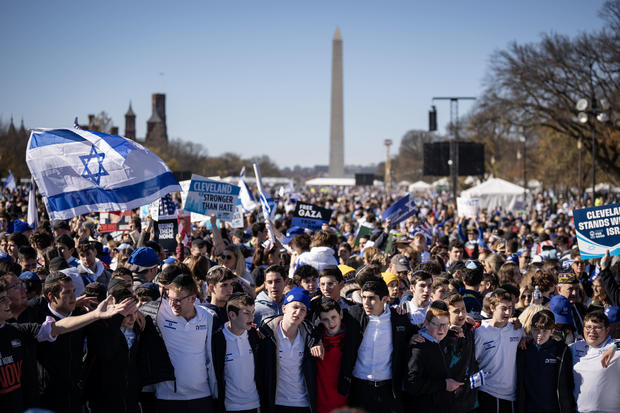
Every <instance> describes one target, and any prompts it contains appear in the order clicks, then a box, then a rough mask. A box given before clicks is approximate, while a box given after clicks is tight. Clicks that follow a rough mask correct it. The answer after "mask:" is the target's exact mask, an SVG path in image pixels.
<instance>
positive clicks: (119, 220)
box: [99, 209, 131, 232]
mask: <svg viewBox="0 0 620 413" xmlns="http://www.w3.org/2000/svg"><path fill="white" fill-rule="evenodd" d="M130 222H131V210H130V209H129V210H127V211H116V212H100V213H99V232H115V231H129V223H130Z"/></svg>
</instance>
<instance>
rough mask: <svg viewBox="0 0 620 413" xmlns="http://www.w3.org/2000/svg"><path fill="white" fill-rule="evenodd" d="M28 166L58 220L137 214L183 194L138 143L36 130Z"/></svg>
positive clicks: (71, 131) (93, 134)
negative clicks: (94, 214)
mask: <svg viewBox="0 0 620 413" xmlns="http://www.w3.org/2000/svg"><path fill="white" fill-rule="evenodd" d="M26 163H27V164H28V168H29V169H30V172H31V173H32V176H33V177H34V179H35V182H36V184H37V186H38V188H39V191H40V193H41V195H42V196H43V200H44V201H45V205H46V207H47V211H48V213H49V215H50V218H51V219H54V220H55V219H69V218H72V217H74V216H77V215H82V214H85V213H89V212H109V211H125V210H128V209H134V208H138V207H140V206H142V205H147V204H150V203H152V202H153V201H155V200H157V199H159V198H161V197H163V196H165V195H166V194H169V193H171V192H179V191H181V187H180V186H179V183H178V182H177V180H176V179H175V178H174V176H173V174H172V172H171V171H170V169H168V167H167V166H166V164H165V163H164V162H163V161H162V160H161V159H160V158H159V157H158V156H157V155H155V154H153V153H152V152H150V151H149V150H147V149H146V148H144V147H143V146H142V145H140V144H139V143H137V142H134V141H131V140H129V139H125V138H123V137H121V136H116V135H109V134H105V133H101V132H96V131H89V130H85V129H34V130H33V131H32V133H31V134H30V139H29V140H28V146H27V150H26Z"/></svg>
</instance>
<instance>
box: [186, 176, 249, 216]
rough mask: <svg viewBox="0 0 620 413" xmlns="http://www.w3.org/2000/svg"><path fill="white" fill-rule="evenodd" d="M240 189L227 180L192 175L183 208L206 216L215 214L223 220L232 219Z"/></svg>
mask: <svg viewBox="0 0 620 413" xmlns="http://www.w3.org/2000/svg"><path fill="white" fill-rule="evenodd" d="M239 189H240V188H239V187H238V186H236V185H232V184H227V183H226V182H219V181H214V180H211V179H208V178H205V177H202V176H199V175H192V180H191V182H190V184H189V191H188V193H187V198H186V199H185V206H184V207H183V209H185V210H186V211H191V212H197V213H199V214H203V215H206V216H210V215H211V214H215V216H217V217H218V218H219V219H220V220H222V221H232V219H233V215H234V214H235V212H236V205H237V199H238V198H239Z"/></svg>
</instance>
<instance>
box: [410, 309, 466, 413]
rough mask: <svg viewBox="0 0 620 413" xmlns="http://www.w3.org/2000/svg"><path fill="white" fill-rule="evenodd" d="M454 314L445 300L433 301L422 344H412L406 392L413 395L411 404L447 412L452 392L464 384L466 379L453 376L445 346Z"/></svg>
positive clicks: (422, 334) (421, 332) (426, 320)
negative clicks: (445, 339) (455, 378)
mask: <svg viewBox="0 0 620 413" xmlns="http://www.w3.org/2000/svg"><path fill="white" fill-rule="evenodd" d="M449 328H450V314H449V313H448V306H447V305H446V304H445V303H444V302H443V301H436V302H434V303H433V304H431V306H430V308H429V309H428V311H427V312H426V316H425V319H424V328H423V329H422V330H420V335H421V336H422V337H424V339H425V340H424V341H423V342H421V343H414V344H413V345H412V346H411V353H410V357H409V363H408V368H409V369H408V372H407V377H406V379H405V391H406V392H407V394H408V395H409V396H410V397H411V405H414V406H416V407H417V408H418V409H419V410H420V411H424V412H431V413H432V412H438V413H439V412H446V411H449V410H450V407H451V403H450V401H451V399H452V397H451V395H450V394H451V393H453V392H455V391H457V390H458V389H460V388H461V387H462V386H463V382H460V381H457V380H454V379H452V378H450V377H449V371H448V364H449V363H450V360H446V358H445V356H444V352H443V351H442V348H441V345H440V343H441V341H442V340H443V339H444V338H445V337H446V335H447V334H448V330H449Z"/></svg>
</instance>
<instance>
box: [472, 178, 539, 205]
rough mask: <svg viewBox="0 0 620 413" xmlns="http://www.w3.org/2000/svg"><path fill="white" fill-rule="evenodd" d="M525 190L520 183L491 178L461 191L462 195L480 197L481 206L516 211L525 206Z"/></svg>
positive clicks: (479, 203)
mask: <svg viewBox="0 0 620 413" xmlns="http://www.w3.org/2000/svg"><path fill="white" fill-rule="evenodd" d="M523 192H524V189H523V187H520V186H519V185H515V184H513V183H510V182H508V181H505V180H503V179H500V178H490V179H489V180H487V181H485V182H483V183H481V184H480V185H477V186H474V187H473V188H469V189H467V190H465V191H463V192H461V197H462V198H464V199H478V207H479V208H486V209H495V208H497V207H499V206H501V207H502V208H503V209H504V210H508V211H515V210H520V209H522V208H523V207H524V204H523ZM528 197H529V194H528Z"/></svg>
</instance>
